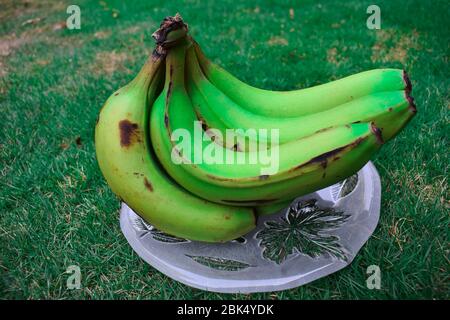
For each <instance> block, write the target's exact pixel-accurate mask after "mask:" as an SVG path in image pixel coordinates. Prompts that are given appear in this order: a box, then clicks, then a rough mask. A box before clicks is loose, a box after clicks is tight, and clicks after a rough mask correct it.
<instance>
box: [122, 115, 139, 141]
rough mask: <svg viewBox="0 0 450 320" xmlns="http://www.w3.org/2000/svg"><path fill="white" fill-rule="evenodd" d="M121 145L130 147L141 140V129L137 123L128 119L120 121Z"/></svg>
mask: <svg viewBox="0 0 450 320" xmlns="http://www.w3.org/2000/svg"><path fill="white" fill-rule="evenodd" d="M119 134H120V146H121V147H123V148H129V147H131V146H132V145H133V144H134V143H136V142H138V143H139V142H141V137H140V130H139V126H138V124H137V123H133V122H131V121H130V120H128V119H124V120H122V121H120V122H119Z"/></svg>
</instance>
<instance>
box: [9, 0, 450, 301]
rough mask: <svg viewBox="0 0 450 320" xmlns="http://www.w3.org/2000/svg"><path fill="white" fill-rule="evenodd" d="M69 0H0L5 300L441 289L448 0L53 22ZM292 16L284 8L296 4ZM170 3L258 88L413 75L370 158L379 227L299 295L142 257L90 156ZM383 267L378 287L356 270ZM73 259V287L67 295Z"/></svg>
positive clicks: (158, 7)
mask: <svg viewBox="0 0 450 320" xmlns="http://www.w3.org/2000/svg"><path fill="white" fill-rule="evenodd" d="M73 3H74V1H49V0H48V1H37V0H28V1H22V0H21V1H16V0H3V1H1V4H0V8H1V10H0V21H1V25H0V78H1V79H0V110H1V119H2V121H1V123H2V124H1V128H0V169H1V171H0V190H1V193H0V210H1V211H0V243H1V245H0V298H6V299H79V298H81V299H87V298H89V299H92V298H93V299H111V298H119V299H182V298H186V299H238V298H239V299H260V298H264V299H330V298H331V299H355V298H356V299H359V298H361V299H363V298H377V299H383V298H441V299H444V298H446V299H448V298H450V295H449V292H450V290H449V289H450V288H449V287H450V281H449V277H448V275H449V258H448V252H449V227H448V226H449V208H450V197H449V188H448V176H449V157H448V153H449V140H448V137H449V136H450V135H449V106H450V102H449V94H448V93H449V81H448V76H449V73H448V70H449V68H448V58H449V53H450V50H449V43H450V36H449V32H448V30H449V29H450V25H449V22H448V16H449V13H450V6H449V5H448V1H428V2H427V1H421V0H417V1H415V0H414V1H413V0H411V1H400V0H398V1H397V0H396V1H387V0H385V1H381V0H380V1H377V2H376V3H377V4H378V5H379V6H380V7H381V18H382V26H381V27H382V29H381V30H369V29H367V28H366V19H367V17H368V15H367V14H366V8H367V6H368V5H369V4H371V2H370V3H369V2H365V1H357V0H351V1H338V0H330V1H320V4H319V1H312V0H308V1H251V2H250V1H248V3H245V2H244V1H232V0H220V1H198V0H189V1H185V2H184V3H181V2H180V3H178V4H175V2H170V3H169V2H168V1H162V0H159V1H119V0H117V1H87V0H84V1H81V0H79V1H75V3H77V4H78V5H79V6H80V7H81V30H67V29H61V23H62V22H64V21H65V20H66V18H67V17H68V15H67V14H66V8H67V6H68V5H69V4H73ZM291 9H292V10H291ZM176 12H180V14H181V15H182V16H183V18H184V19H185V21H186V22H187V23H188V24H189V26H190V32H191V33H192V34H193V36H194V37H195V38H196V39H197V40H198V42H199V43H200V44H201V46H202V48H203V49H204V51H205V52H206V53H207V55H208V56H209V57H210V58H211V59H212V60H213V61H215V62H217V63H219V64H220V65H222V66H224V67H225V68H226V69H227V70H229V71H230V72H232V73H233V74H235V75H236V76H238V77H239V78H241V79H243V80H244V81H246V82H249V83H251V84H253V85H256V86H260V87H264V88H270V89H286V90H287V89H295V88H300V87H306V86H311V85H315V84H319V83H324V82H328V81H331V80H334V79H338V78H340V77H343V76H347V75H350V74H353V73H356V72H360V71H363V70H367V69H372V68H381V67H395V68H404V69H406V70H407V71H408V73H409V74H410V77H411V79H412V84H413V96H414V98H415V100H416V104H417V107H418V114H417V116H416V117H415V118H414V119H413V121H412V122H410V124H409V125H408V127H407V128H406V129H405V130H403V131H402V133H401V134H400V135H399V136H398V137H397V138H396V139H395V140H393V141H391V142H389V143H388V144H386V145H385V146H384V148H383V149H382V150H381V152H379V153H378V154H377V156H376V157H375V158H374V159H373V160H374V162H375V164H376V166H377V168H378V170H379V172H380V175H381V181H382V188H383V193H382V211H381V219H380V224H379V226H378V228H377V229H376V231H375V233H374V235H373V236H372V237H371V239H370V240H369V241H368V243H367V244H366V245H365V246H364V247H363V248H362V250H361V251H360V253H359V254H358V256H357V257H356V258H355V260H354V261H353V263H352V264H351V265H350V266H348V267H347V268H345V269H343V270H342V271H340V272H337V273H335V274H333V275H331V276H328V277H325V278H322V279H320V280H317V281H315V282H313V283H310V284H308V285H305V286H302V287H300V288H296V289H292V290H287V291H282V292H274V293H264V294H250V295H238V294H236V295H227V294H215V293H208V292H204V291H201V290H197V289H193V288H190V287H187V286H185V285H182V284H180V283H178V282H175V281H173V280H171V279H170V278H168V277H166V276H164V275H163V274H161V273H160V272H158V271H156V270H155V269H153V268H152V267H150V266H149V265H147V264H146V263H144V262H143V261H142V260H141V259H140V258H139V257H138V256H137V255H136V254H135V253H134V252H133V251H132V249H131V247H130V246H129V245H128V243H127V242H126V240H125V238H124V237H123V235H122V233H121V232H120V229H119V223H118V222H119V221H118V209H119V200H118V199H117V198H116V197H115V196H114V195H113V194H112V192H111V191H110V189H109V188H108V186H107V184H106V182H105V180H104V179H103V177H102V175H101V173H100V171H99V168H98V166H97V163H96V159H95V153H94V143H93V132H94V125H95V121H96V117H97V114H98V112H99V109H100V107H101V106H102V104H103V102H104V101H105V100H106V98H107V97H108V96H109V95H110V94H111V93H112V92H113V91H114V90H115V89H117V88H119V87H121V86H123V85H124V84H126V83H127V82H129V81H130V80H131V79H132V78H133V75H134V74H136V72H137V71H138V70H139V69H140V67H141V66H142V64H143V63H144V61H145V59H146V57H147V55H148V54H149V53H150V52H151V50H152V48H153V40H152V39H151V37H150V35H151V33H152V32H153V31H154V30H155V29H156V28H157V26H158V25H159V22H160V21H161V20H162V18H164V17H165V16H167V15H173V14H175V13H176ZM373 264H375V265H379V266H380V268H381V276H382V280H381V289H380V290H369V289H367V288H366V282H365V281H366V277H367V275H366V268H367V267H368V266H369V265H373ZM69 265H78V266H80V268H81V272H82V288H81V289H80V290H68V289H67V288H66V280H67V277H68V275H67V274H66V273H65V270H66V268H67V267H68V266H69Z"/></svg>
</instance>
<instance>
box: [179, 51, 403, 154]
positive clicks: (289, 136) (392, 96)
mask: <svg viewBox="0 0 450 320" xmlns="http://www.w3.org/2000/svg"><path fill="white" fill-rule="evenodd" d="M187 65H188V72H187V74H188V81H187V82H188V83H190V85H189V87H190V96H191V98H192V100H193V104H194V108H197V114H198V117H201V119H202V120H203V122H204V123H206V124H207V126H208V127H211V125H212V124H214V125H219V126H220V127H219V128H218V129H219V130H220V131H221V132H223V131H224V128H243V129H247V128H253V129H256V130H259V129H267V130H272V129H277V130H279V143H280V144H283V143H286V142H289V141H292V140H295V139H299V138H302V137H306V136H308V135H311V134H314V132H316V131H317V130H320V129H324V128H329V127H332V126H339V125H345V124H348V123H353V122H356V121H360V122H370V121H373V122H374V123H375V125H376V126H378V127H385V126H386V124H385V121H388V122H389V121H390V120H391V117H389V116H385V114H387V113H390V112H394V113H395V112H401V111H404V110H407V109H408V108H409V106H410V102H409V101H408V97H407V95H406V94H405V92H404V91H400V90H399V91H388V92H376V93H373V94H370V95H367V96H364V97H361V98H358V99H356V100H352V101H350V102H347V103H344V104H342V105H339V106H336V107H333V108H331V109H327V110H325V111H322V112H317V113H313V114H308V115H304V116H299V117H292V118H278V119H276V121H274V119H273V118H270V117H266V116H261V115H257V114H254V113H252V112H250V111H248V110H247V109H244V108H242V107H240V106H239V105H237V104H236V103H235V102H234V101H232V100H231V99H230V98H228V96H226V95H225V94H224V93H222V92H221V91H220V90H219V89H218V88H217V87H215V86H214V85H213V84H212V83H211V82H209V81H208V79H206V77H205V76H204V75H203V73H202V71H201V70H200V66H199V65H198V63H197V61H196V56H195V51H194V48H193V46H191V48H190V49H188V52H187ZM219 121H221V122H222V123H223V125H220V123H219ZM215 128H216V127H215ZM387 133H388V132H386V133H384V134H383V138H384V139H385V140H386V141H387V140H388V139H390V138H391V137H392V135H390V134H387ZM262 138H263V139H265V140H267V141H268V142H270V137H262ZM251 141H252V139H248V140H243V139H242V138H241V140H240V141H239V142H238V148H237V149H238V150H248V148H247V145H246V143H247V144H248V143H251Z"/></svg>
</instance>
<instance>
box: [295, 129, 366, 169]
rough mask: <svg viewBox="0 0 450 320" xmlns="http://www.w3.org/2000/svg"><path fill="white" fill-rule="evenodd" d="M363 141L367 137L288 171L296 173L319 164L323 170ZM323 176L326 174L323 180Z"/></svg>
mask: <svg viewBox="0 0 450 320" xmlns="http://www.w3.org/2000/svg"><path fill="white" fill-rule="evenodd" d="M365 139H367V137H365V138H358V139H356V140H355V141H353V142H351V143H349V144H347V145H345V146H342V147H339V148H336V149H333V150H331V151H327V152H325V153H322V154H321V155H319V156H317V157H314V158H311V159H310V160H308V161H306V162H304V163H302V164H300V165H298V166H296V167H294V168H292V169H291V170H290V171H297V170H300V169H302V168H304V167H306V166H309V165H314V164H319V165H320V166H321V167H322V168H323V169H324V170H325V169H326V168H327V166H328V163H329V162H331V161H337V160H339V159H340V158H341V155H342V154H343V153H346V152H347V151H348V150H351V149H354V148H355V147H357V146H358V145H359V144H361V142H363V141H364V140H365ZM325 175H326V173H325V172H324V174H323V175H322V178H325Z"/></svg>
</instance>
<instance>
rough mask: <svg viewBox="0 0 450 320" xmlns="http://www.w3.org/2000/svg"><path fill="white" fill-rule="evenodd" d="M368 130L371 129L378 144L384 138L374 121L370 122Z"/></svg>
mask: <svg viewBox="0 0 450 320" xmlns="http://www.w3.org/2000/svg"><path fill="white" fill-rule="evenodd" d="M370 130H371V131H372V133H373V134H374V135H375V138H376V140H377V143H379V144H383V143H384V140H383V136H382V134H381V130H380V128H378V127H377V126H376V125H375V123H374V122H371V123H370Z"/></svg>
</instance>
